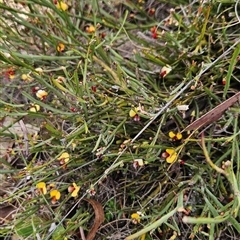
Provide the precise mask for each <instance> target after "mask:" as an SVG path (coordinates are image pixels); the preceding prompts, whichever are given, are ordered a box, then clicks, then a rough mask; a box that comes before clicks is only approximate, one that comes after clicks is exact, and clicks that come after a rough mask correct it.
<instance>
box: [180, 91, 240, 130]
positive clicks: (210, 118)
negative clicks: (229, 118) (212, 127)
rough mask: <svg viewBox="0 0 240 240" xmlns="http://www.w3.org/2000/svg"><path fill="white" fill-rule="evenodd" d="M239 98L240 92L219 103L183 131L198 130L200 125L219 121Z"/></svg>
mask: <svg viewBox="0 0 240 240" xmlns="http://www.w3.org/2000/svg"><path fill="white" fill-rule="evenodd" d="M238 100H240V92H238V93H236V94H235V95H233V96H232V97H230V98H229V99H227V100H225V101H224V102H222V103H221V104H219V105H217V106H216V107H215V108H213V109H212V110H211V111H209V112H207V113H206V114H204V115H203V116H201V117H200V118H198V119H197V120H195V121H194V122H192V123H191V124H190V125H188V126H187V127H186V128H185V129H184V130H183V131H189V130H196V129H199V128H200V127H204V126H206V125H208V124H209V123H212V122H215V121H217V120H218V119H219V118H220V117H221V116H222V115H223V113H224V112H225V111H226V110H227V109H228V108H229V107H231V106H232V105H233V104H234V103H235V102H237V101H238Z"/></svg>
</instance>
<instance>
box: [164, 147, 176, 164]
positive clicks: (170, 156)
mask: <svg viewBox="0 0 240 240" xmlns="http://www.w3.org/2000/svg"><path fill="white" fill-rule="evenodd" d="M166 153H167V154H168V157H166V161H167V163H173V162H175V161H176V159H177V152H176V151H175V150H174V149H173V148H168V149H166Z"/></svg>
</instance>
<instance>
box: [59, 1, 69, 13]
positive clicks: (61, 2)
mask: <svg viewBox="0 0 240 240" xmlns="http://www.w3.org/2000/svg"><path fill="white" fill-rule="evenodd" d="M56 7H57V8H58V9H59V10H62V11H66V10H67V9H68V5H67V4H66V3H65V2H63V1H57V3H56Z"/></svg>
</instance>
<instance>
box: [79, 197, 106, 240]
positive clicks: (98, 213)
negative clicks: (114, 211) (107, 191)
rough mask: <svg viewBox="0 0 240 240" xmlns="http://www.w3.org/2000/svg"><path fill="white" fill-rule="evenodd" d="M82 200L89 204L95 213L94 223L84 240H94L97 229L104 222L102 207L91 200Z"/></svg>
mask: <svg viewBox="0 0 240 240" xmlns="http://www.w3.org/2000/svg"><path fill="white" fill-rule="evenodd" d="M84 200H85V201H87V202H88V203H90V204H91V206H92V207H93V210H94V213H95V219H94V223H93V226H92V228H91V229H90V231H89V232H88V235H87V237H86V240H94V237H95V235H96V233H97V230H98V228H99V227H100V225H101V224H102V223H103V221H104V211H103V207H102V205H101V204H100V203H99V202H97V201H95V200H93V199H88V198H84Z"/></svg>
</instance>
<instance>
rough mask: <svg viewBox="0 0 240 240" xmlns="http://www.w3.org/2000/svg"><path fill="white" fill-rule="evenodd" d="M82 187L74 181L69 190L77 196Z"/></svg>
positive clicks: (72, 194) (73, 195)
mask: <svg viewBox="0 0 240 240" xmlns="http://www.w3.org/2000/svg"><path fill="white" fill-rule="evenodd" d="M79 190H80V187H79V186H77V184H76V183H73V184H72V185H71V186H69V187H68V192H69V193H71V196H72V197H77V195H78V192H79Z"/></svg>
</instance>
